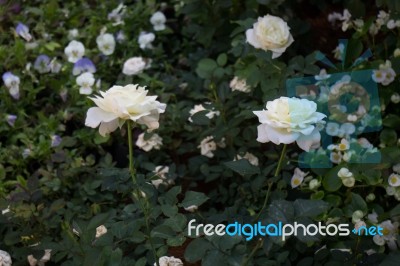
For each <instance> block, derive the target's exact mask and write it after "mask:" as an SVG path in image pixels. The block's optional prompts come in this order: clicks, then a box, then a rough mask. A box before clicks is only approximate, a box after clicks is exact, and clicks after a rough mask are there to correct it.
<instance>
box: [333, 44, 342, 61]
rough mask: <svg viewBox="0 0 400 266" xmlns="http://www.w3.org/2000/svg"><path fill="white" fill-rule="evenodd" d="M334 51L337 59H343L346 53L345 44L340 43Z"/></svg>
mask: <svg viewBox="0 0 400 266" xmlns="http://www.w3.org/2000/svg"><path fill="white" fill-rule="evenodd" d="M332 52H333V57H334V58H335V59H337V60H342V58H343V53H344V44H343V43H340V44H339V45H338V46H337V47H336V48H335V49H334V50H333V51H332Z"/></svg>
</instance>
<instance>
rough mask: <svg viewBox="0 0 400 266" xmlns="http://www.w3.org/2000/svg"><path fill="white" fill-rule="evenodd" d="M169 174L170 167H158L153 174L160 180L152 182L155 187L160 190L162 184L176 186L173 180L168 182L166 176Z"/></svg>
mask: <svg viewBox="0 0 400 266" xmlns="http://www.w3.org/2000/svg"><path fill="white" fill-rule="evenodd" d="M168 172H169V167H168V166H163V165H159V166H157V167H156V168H155V169H154V171H153V173H154V174H155V175H156V176H158V177H159V178H158V179H153V180H151V183H152V184H153V186H155V187H156V188H158V187H159V186H160V185H161V184H166V185H169V184H174V181H173V180H171V179H168V180H167V177H166V176H165V175H166V174H168Z"/></svg>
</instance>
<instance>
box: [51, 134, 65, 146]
mask: <svg viewBox="0 0 400 266" xmlns="http://www.w3.org/2000/svg"><path fill="white" fill-rule="evenodd" d="M61 141H62V139H61V137H60V136H59V135H53V136H51V147H57V146H59V145H60V144H61Z"/></svg>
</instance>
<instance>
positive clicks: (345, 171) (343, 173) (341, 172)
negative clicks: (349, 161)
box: [338, 167, 353, 178]
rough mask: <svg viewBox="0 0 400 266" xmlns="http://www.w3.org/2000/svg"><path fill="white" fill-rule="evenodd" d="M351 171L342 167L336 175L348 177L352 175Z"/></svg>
mask: <svg viewBox="0 0 400 266" xmlns="http://www.w3.org/2000/svg"><path fill="white" fill-rule="evenodd" d="M352 176H353V173H352V172H350V171H349V169H347V168H345V167H342V168H340V170H339V172H338V177H340V178H348V177H352Z"/></svg>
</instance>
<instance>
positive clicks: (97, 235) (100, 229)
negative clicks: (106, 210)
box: [96, 225, 107, 238]
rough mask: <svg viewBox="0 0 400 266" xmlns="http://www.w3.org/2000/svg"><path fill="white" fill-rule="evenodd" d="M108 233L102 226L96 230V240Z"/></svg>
mask: <svg viewBox="0 0 400 266" xmlns="http://www.w3.org/2000/svg"><path fill="white" fill-rule="evenodd" d="M106 233H107V228H106V227H105V226H104V225H100V226H98V227H97V228H96V238H99V237H101V236H102V235H104V234H106Z"/></svg>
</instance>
